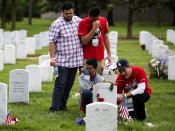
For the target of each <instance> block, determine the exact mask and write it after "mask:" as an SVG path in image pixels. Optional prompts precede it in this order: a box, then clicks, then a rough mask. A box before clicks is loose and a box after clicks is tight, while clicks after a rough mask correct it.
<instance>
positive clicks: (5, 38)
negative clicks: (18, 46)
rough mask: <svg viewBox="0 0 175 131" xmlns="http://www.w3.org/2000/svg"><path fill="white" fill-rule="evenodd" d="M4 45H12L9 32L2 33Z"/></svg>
mask: <svg viewBox="0 0 175 131" xmlns="http://www.w3.org/2000/svg"><path fill="white" fill-rule="evenodd" d="M3 40H4V42H3V43H4V45H9V44H12V33H11V32H9V31H6V32H4V39H3Z"/></svg>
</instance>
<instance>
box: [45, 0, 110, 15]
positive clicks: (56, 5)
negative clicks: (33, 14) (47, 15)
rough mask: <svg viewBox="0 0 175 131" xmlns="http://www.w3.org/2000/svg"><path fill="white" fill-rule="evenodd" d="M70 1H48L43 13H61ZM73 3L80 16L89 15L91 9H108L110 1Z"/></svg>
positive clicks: (82, 0)
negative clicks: (96, 7)
mask: <svg viewBox="0 0 175 131" xmlns="http://www.w3.org/2000/svg"><path fill="white" fill-rule="evenodd" d="M65 1H70V0H47V1H46V2H44V3H43V5H42V12H49V11H54V12H59V11H61V10H60V7H61V5H62V3H63V2H65ZM71 2H72V3H74V8H75V14H76V15H78V16H79V15H80V13H88V11H89V9H90V8H92V7H94V6H98V7H100V8H101V9H107V5H108V0H100V1H99V0H91V1H87V0H71Z"/></svg>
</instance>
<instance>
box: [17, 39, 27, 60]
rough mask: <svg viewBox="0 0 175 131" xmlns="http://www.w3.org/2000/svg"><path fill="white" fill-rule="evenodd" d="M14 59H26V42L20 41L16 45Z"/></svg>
mask: <svg viewBox="0 0 175 131" xmlns="http://www.w3.org/2000/svg"><path fill="white" fill-rule="evenodd" d="M16 58H17V59H26V58H27V49H26V41H25V40H20V41H17V43H16Z"/></svg>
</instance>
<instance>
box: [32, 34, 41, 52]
mask: <svg viewBox="0 0 175 131" xmlns="http://www.w3.org/2000/svg"><path fill="white" fill-rule="evenodd" d="M33 37H34V39H35V49H36V50H41V49H42V45H41V41H40V34H36V35H34V36H33Z"/></svg>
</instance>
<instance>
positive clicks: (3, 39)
mask: <svg viewBox="0 0 175 131" xmlns="http://www.w3.org/2000/svg"><path fill="white" fill-rule="evenodd" d="M26 37H27V31H26V30H20V31H13V32H10V31H6V32H3V29H0V50H1V49H3V47H4V46H5V45H9V44H13V43H16V42H17V41H21V40H22V41H24V40H25V39H26Z"/></svg>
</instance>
